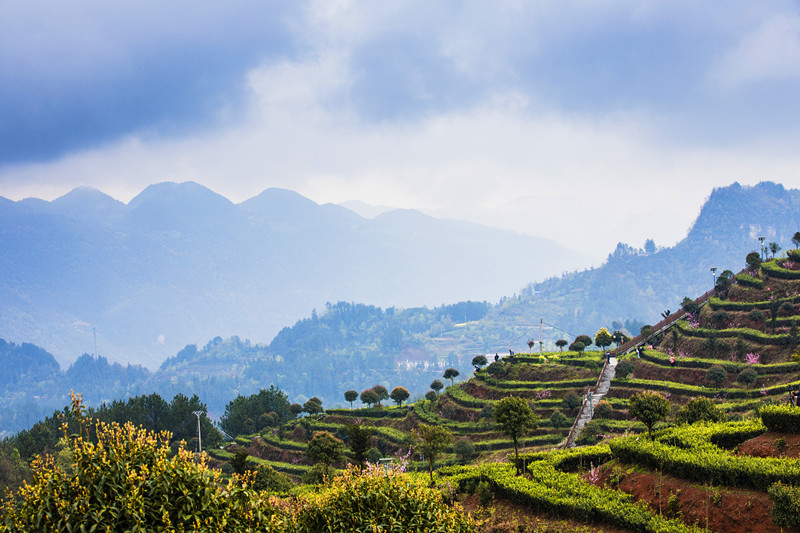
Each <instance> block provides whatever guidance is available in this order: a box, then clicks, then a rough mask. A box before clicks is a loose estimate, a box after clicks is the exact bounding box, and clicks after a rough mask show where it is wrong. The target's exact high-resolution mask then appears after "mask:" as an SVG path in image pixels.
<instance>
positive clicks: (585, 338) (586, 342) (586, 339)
mask: <svg viewBox="0 0 800 533" xmlns="http://www.w3.org/2000/svg"><path fill="white" fill-rule="evenodd" d="M575 342H580V343H581V344H583V348H584V349H586V348H588V347H589V346H591V345H592V338H591V337H590V336H589V335H578V336H577V337H575Z"/></svg>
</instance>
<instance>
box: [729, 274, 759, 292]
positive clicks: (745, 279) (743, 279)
mask: <svg viewBox="0 0 800 533" xmlns="http://www.w3.org/2000/svg"><path fill="white" fill-rule="evenodd" d="M736 283H738V284H739V285H743V286H745V287H752V288H754V289H763V288H764V282H763V281H762V280H760V279H758V278H756V277H753V276H751V275H750V274H748V273H747V272H742V273H741V274H736Z"/></svg>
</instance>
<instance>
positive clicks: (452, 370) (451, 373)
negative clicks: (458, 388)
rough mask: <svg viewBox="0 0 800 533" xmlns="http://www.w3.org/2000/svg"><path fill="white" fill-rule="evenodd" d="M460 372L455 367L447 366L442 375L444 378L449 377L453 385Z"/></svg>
mask: <svg viewBox="0 0 800 533" xmlns="http://www.w3.org/2000/svg"><path fill="white" fill-rule="evenodd" d="M460 374H461V373H460V372H459V371H458V370H456V369H455V368H448V369H447V370H445V371H444V375H443V376H442V377H444V379H449V380H450V385H454V384H455V379H456V378H457V377H458V376H459V375H460Z"/></svg>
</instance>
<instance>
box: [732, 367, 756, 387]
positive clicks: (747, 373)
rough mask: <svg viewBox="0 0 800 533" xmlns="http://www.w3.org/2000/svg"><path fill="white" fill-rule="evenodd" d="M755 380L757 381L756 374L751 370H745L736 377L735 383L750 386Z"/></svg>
mask: <svg viewBox="0 0 800 533" xmlns="http://www.w3.org/2000/svg"><path fill="white" fill-rule="evenodd" d="M756 379H758V372H756V371H755V370H754V369H752V368H745V369H743V370H742V371H741V372H739V375H738V376H736V381H738V382H739V383H741V384H743V385H750V384H751V383H753V382H754V381H755V380H756Z"/></svg>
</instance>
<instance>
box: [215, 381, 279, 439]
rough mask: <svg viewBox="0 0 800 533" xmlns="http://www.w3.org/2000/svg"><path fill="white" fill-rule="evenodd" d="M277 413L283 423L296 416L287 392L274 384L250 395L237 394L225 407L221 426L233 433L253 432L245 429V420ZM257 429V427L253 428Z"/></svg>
mask: <svg viewBox="0 0 800 533" xmlns="http://www.w3.org/2000/svg"><path fill="white" fill-rule="evenodd" d="M270 412H274V413H277V415H278V417H279V418H280V421H281V423H283V422H286V421H287V420H291V419H292V418H294V416H293V414H292V411H291V409H290V407H289V400H288V398H287V396H286V394H285V393H284V392H283V391H281V390H280V389H278V388H276V387H275V386H274V385H270V387H269V389H261V390H260V391H259V392H258V393H256V394H252V395H250V396H247V397H244V396H241V395H239V396H237V397H236V398H234V399H233V400H232V401H231V402H230V403H228V405H227V406H226V407H225V414H224V415H222V417H221V418H220V424H219V425H220V427H221V428H222V429H223V430H224V431H225V432H227V433H229V434H231V435H242V434H246V433H252V431H250V432H248V431H246V430H245V421H246V420H247V419H248V418H249V419H250V420H258V417H259V416H260V415H261V414H263V413H270ZM253 429H255V428H253Z"/></svg>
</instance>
